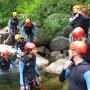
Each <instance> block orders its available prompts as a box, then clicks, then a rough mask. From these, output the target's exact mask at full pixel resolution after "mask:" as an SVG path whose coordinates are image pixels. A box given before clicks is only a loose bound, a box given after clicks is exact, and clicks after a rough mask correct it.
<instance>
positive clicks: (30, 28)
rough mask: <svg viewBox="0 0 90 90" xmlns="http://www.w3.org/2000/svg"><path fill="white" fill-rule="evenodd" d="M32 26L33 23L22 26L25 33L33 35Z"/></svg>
mask: <svg viewBox="0 0 90 90" xmlns="http://www.w3.org/2000/svg"><path fill="white" fill-rule="evenodd" d="M33 28H34V25H33V24H31V26H30V27H27V26H26V25H25V26H24V30H25V33H26V34H27V35H28V36H30V35H33Z"/></svg>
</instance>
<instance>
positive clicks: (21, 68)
mask: <svg viewBox="0 0 90 90" xmlns="http://www.w3.org/2000/svg"><path fill="white" fill-rule="evenodd" d="M18 69H19V74H20V85H24V80H23V69H24V63H23V62H22V61H19V66H18Z"/></svg>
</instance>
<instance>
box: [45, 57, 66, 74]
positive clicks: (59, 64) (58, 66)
mask: <svg viewBox="0 0 90 90" xmlns="http://www.w3.org/2000/svg"><path fill="white" fill-rule="evenodd" d="M66 60H67V59H66V58H65V59H59V60H57V61H56V62H52V63H51V64H50V65H49V66H48V67H46V68H44V70H45V72H48V73H51V74H56V75H59V73H60V72H61V71H62V69H63V65H64V62H65V61H66Z"/></svg>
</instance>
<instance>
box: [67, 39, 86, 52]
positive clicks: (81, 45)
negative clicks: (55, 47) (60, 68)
mask: <svg viewBox="0 0 90 90" xmlns="http://www.w3.org/2000/svg"><path fill="white" fill-rule="evenodd" d="M69 47H70V49H73V50H76V51H77V52H79V53H86V51H87V45H86V43H85V42H83V41H73V42H72V43H71V44H70V46H69Z"/></svg>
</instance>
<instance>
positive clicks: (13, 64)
mask: <svg viewBox="0 0 90 90" xmlns="http://www.w3.org/2000/svg"><path fill="white" fill-rule="evenodd" d="M10 64H12V66H14V67H15V68H17V66H16V64H15V62H14V61H13V60H11V63H10Z"/></svg>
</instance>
